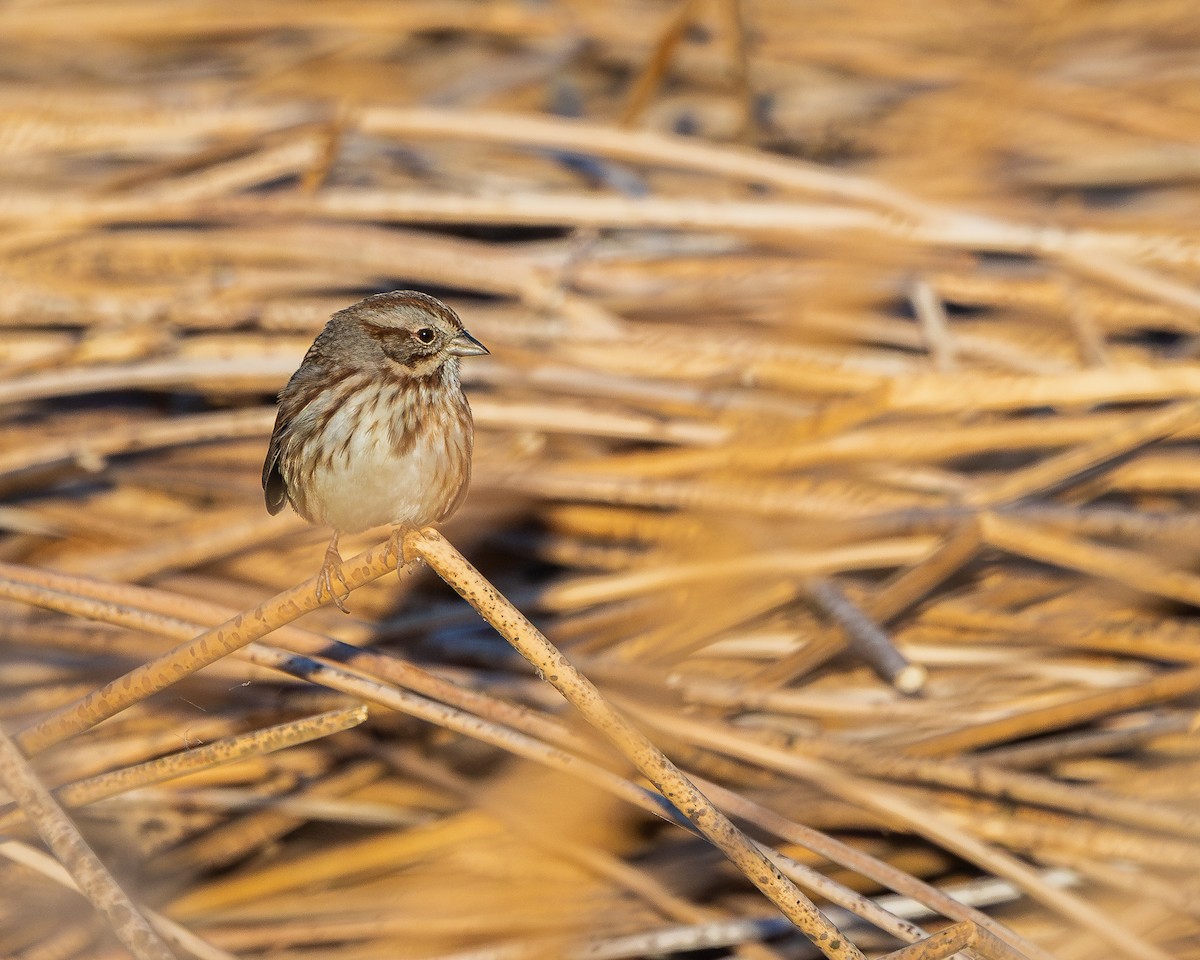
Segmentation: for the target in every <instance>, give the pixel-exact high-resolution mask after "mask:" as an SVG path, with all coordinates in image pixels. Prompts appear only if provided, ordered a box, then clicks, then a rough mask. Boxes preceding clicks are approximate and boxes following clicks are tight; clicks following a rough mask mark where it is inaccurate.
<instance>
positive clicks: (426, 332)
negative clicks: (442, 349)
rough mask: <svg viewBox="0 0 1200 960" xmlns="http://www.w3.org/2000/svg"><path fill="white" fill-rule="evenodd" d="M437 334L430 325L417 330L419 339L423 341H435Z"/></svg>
mask: <svg viewBox="0 0 1200 960" xmlns="http://www.w3.org/2000/svg"><path fill="white" fill-rule="evenodd" d="M434 336H435V334H434V332H433V331H432V330H431V329H430V328H429V327H422V328H421V329H420V330H418V331H417V339H418V340H420V341H421V342H422V343H433V338H434Z"/></svg>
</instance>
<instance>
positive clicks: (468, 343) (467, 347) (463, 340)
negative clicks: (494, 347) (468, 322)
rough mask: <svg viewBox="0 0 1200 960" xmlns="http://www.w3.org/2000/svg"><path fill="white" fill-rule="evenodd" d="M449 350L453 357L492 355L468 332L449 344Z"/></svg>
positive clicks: (464, 332)
mask: <svg viewBox="0 0 1200 960" xmlns="http://www.w3.org/2000/svg"><path fill="white" fill-rule="evenodd" d="M447 350H448V351H449V353H450V355H451V356H453V357H482V356H483V355H484V354H487V353H491V351H490V350H488V348H487V347H485V346H484V345H483V344H482V343H480V342H479V341H478V340H476V339H475V338H474V337H473V336H471V335H470V334H469V333H467V331H466V330H464V331H463V332H462V333H460V334H459V335H458V336H457V337H455V338H454V339H453V340H451V341H450V343H449V344H447Z"/></svg>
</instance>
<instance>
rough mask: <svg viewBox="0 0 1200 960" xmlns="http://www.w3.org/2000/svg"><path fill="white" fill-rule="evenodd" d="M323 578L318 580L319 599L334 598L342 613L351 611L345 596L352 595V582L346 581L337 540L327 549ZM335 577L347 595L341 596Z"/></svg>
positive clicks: (321, 575) (322, 570) (335, 604)
mask: <svg viewBox="0 0 1200 960" xmlns="http://www.w3.org/2000/svg"><path fill="white" fill-rule="evenodd" d="M320 577H321V579H320V580H318V581H317V600H318V601H320V602H321V603H324V602H325V601H326V600H332V601H333V604H334V606H336V607H337V608H338V609H339V610H341V611H342V613H349V612H350V611H349V610H347V609H346V603H345V597H348V596H350V593H351V590H350V584H348V583H347V582H346V575H345V574H344V573H343V572H342V555H341V554H340V553H339V552H338V548H337V544H336V541H335V542H334V543H331V544H330V545H329V548H328V549H327V550H326V551H325V562H324V563H322V564H321V574H320ZM334 578H336V579H337V581H338V583H340V584H341V585H342V588H343V589H344V590H345V596H344V597H343V596H339V595H338V592H337V590H335V589H334V587H333V581H334Z"/></svg>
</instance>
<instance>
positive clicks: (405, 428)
mask: <svg viewBox="0 0 1200 960" xmlns="http://www.w3.org/2000/svg"><path fill="white" fill-rule="evenodd" d="M487 352H488V350H487V348H486V347H485V346H484V345H483V344H482V343H480V342H479V341H478V340H476V339H475V338H474V337H473V336H471V335H470V334H469V333H467V331H466V330H464V329H463V325H462V321H461V320H459V318H458V315H457V314H456V313H455V312H454V311H453V310H451V309H450V308H449V307H448V306H446V305H445V304H444V303H442V302H441V301H440V300H437V299H436V298H434V297H431V296H428V295H426V294H424V293H417V292H416V291H414V290H395V291H392V292H391V293H380V294H376V295H375V296H372V297H367V298H366V299H365V300H361V301H359V302H358V303H356V304H354V305H353V306H349V307H346V308H345V309H344V310H339V311H338V312H337V313H335V314H334V315H333V316H332V317H330V319H329V322H328V323H327V324H326V325H325V329H324V330H322V331H321V332H320V334H318V336H317V339H316V340H314V341H313V345H312V346H311V347H309V349H308V353H307V354H305V356H304V361H303V362H302V363H301V364H300V368H299V369H298V370H297V371H296V372H295V373H294V374H292V378H291V379H290V380H289V381H288V383H287V386H286V387H284V388H283V392H282V393H280V395H279V413H278V415H277V416H276V418H275V429H274V430H273V431H272V433H271V444H270V447H269V448H268V450H267V459H266V462H265V463H264V464H263V473H262V484H263V493H264V495H265V498H266V502H267V510H268V511H269V512H270V513H271V514H276V513H279V511H280V510H282V509H283V504H284V502H285V501H286V502H288V503H290V504H291V505H292V509H294V510H295V511H296V512H297V513H298V514H300V516H302V517H304V519H305V520H308V521H309V522H310V523H320V524H326V525H328V526H330V527H332V528H333V538H332V539H331V540H330V542H329V547H328V549H327V550H326V551H325V562H324V564H323V565H322V567H321V576H322V587H323V588H324V589H325V590H327V591H328V594H329V596H330V597H331V598H332V599H333V600H334V602H335V603H337V605H338V607H340V608H341V609H342V610H343V611H344V610H345V607H344V606H343V604H342V600H341V598H340V597H338V596H337V594H336V593H335V591H334V589H333V580H334V579H335V578H336V579H338V580H340V581H341V582H342V584H343V586H344V585H345V580H344V578H343V577H342V571H341V565H342V557H341V554H340V553H339V552H338V536H339V534H342V533H357V532H359V531H361V530H366V529H368V528H369V527H375V526H380V525H382V524H385V523H386V524H392V526H393V527H394V530H393V540H392V543H393V548H394V549H395V550H396V551H397V556H399V546H400V539H399V538H400V536H401V535H402V534H403V533H404V532H405V531H406V530H411V529H414V528H416V527H423V526H426V525H428V524H430V523H436V522H437V521H440V520H445V519H446V518H447V517H449V516H450V515H451V514H452V513H454V511H455V510H457V509H458V507H459V505H460V504H461V503H462V500H463V497H464V496H465V495H466V492H467V484H468V482H469V481H470V479H471V446H472V436H473V433H474V423H473V421H472V419H471V408H470V406H469V405H468V404H467V398H466V396H465V395H464V394H463V390H462V384H461V382H460V380H459V372H458V361H459V358H460V357H475V356H480V355H481V354H485V353H487Z"/></svg>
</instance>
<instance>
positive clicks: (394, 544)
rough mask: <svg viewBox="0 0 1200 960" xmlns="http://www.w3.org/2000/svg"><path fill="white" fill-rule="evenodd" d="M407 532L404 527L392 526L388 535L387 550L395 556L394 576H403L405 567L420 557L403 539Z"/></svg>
mask: <svg viewBox="0 0 1200 960" xmlns="http://www.w3.org/2000/svg"><path fill="white" fill-rule="evenodd" d="M408 532H409V531H408V530H407V529H406V528H405V527H392V534H391V536H390V537H388V545H387V552H388V553H390V554H391V555H392V556H393V557H395V558H396V576H397V577H400V578H401V579H403V577H404V571H405V568H407V567H408V565H409V564H411V563H412V562H413V561H414V560H419V559H421V558H420V556H419V555H418V554H417V553H416V552H415V551H414V550H412V549H411V548H410V547H409V544H408V541H407V540H406V539H405V537H406V536H407V535H408Z"/></svg>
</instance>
